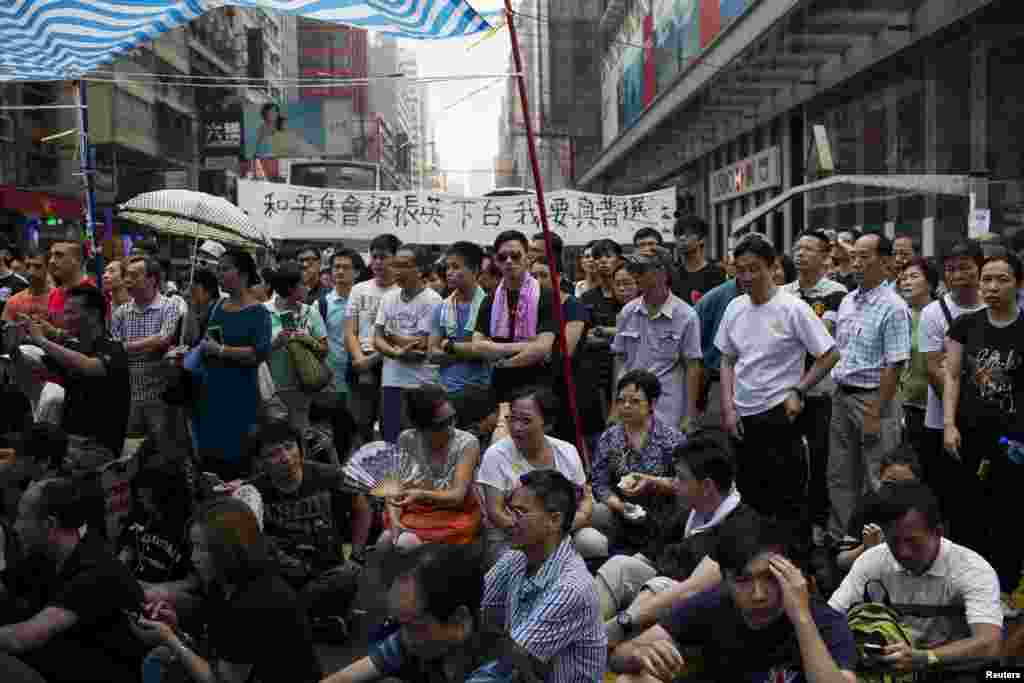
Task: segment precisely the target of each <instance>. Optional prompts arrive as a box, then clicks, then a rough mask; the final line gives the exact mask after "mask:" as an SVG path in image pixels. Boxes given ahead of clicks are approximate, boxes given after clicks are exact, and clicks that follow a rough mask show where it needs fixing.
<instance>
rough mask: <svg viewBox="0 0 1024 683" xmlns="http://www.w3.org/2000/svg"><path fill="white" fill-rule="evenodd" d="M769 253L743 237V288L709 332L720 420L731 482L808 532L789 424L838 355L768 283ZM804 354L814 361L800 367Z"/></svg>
mask: <svg viewBox="0 0 1024 683" xmlns="http://www.w3.org/2000/svg"><path fill="white" fill-rule="evenodd" d="M776 257H777V252H776V251H775V247H773V246H772V244H771V243H770V242H769V241H768V240H766V239H764V238H761V237H755V238H748V239H745V240H744V241H742V242H740V244H739V246H737V247H736V250H735V252H734V258H735V261H736V279H737V282H738V283H739V284H740V288H741V289H742V290H743V291H746V292H749V293H748V294H744V295H743V296H739V297H737V298H735V299H733V300H732V302H731V303H730V304H729V307H728V308H726V309H725V315H724V316H723V318H722V323H721V325H720V326H719V328H718V334H717V335H716V337H715V346H716V347H718V349H719V350H720V351H721V352H722V394H721V396H722V426H723V428H724V429H725V431H726V432H727V433H728V434H730V436H731V437H732V439H733V441H734V445H735V449H736V456H737V458H736V466H737V477H736V480H737V481H736V483H737V486H738V488H739V490H740V491H742V492H743V496H744V497H745V498H746V499H747V502H748V503H749V504H750V506H751V507H753V508H754V509H755V510H756V511H757V512H758V513H759V514H761V515H764V516H766V517H768V516H776V517H778V518H779V519H781V520H785V521H786V522H787V523H789V524H792V525H793V527H794V528H793V530H794V532H796V533H800V534H801V536H800V537H801V538H809V537H810V531H811V530H810V527H809V525H808V523H809V517H808V510H807V496H806V494H805V486H806V485H807V481H806V479H807V474H806V473H807V465H806V463H805V461H804V454H803V444H802V441H801V439H800V434H799V431H798V429H797V428H796V425H795V424H794V422H795V420H796V419H797V417H798V416H799V415H800V413H801V411H802V410H803V408H804V401H805V399H806V396H807V392H808V391H809V390H810V389H812V388H813V387H814V386H815V385H816V384H818V382H820V381H821V379H822V378H823V377H824V376H825V375H826V374H828V372H829V370H831V369H832V366H833V365H835V364H836V362H837V361H838V360H839V354H838V353H837V352H836V351H835V342H834V341H833V339H832V336H831V335H830V334H829V333H828V330H826V329H825V326H824V325H823V324H822V323H821V320H819V319H818V316H817V315H815V313H814V311H813V310H811V307H810V306H808V305H807V304H806V303H805V302H804V301H802V300H800V299H798V298H797V297H795V296H793V295H792V294H789V293H788V292H784V291H782V289H781V288H780V287H778V286H776V285H775V283H774V280H773V277H772V271H773V267H774V264H775V261H776ZM807 354H810V355H811V356H813V357H814V359H815V360H814V363H813V364H812V365H811V367H810V369H808V370H806V371H805V365H804V359H805V357H806V355H807ZM805 527H806V528H805ZM805 531H806V535H805V534H804V533H803V532H805Z"/></svg>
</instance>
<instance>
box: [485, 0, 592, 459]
mask: <svg viewBox="0 0 1024 683" xmlns="http://www.w3.org/2000/svg"><path fill="white" fill-rule="evenodd" d="M513 15H514V12H513V11H512V0H505V16H506V24H507V25H508V34H509V37H510V38H511V41H512V58H513V59H514V60H515V65H516V76H515V78H516V83H517V84H518V86H519V102H520V104H521V105H522V109H523V121H524V122H525V124H526V148H527V151H528V152H529V155H530V166H531V167H532V168H533V183H534V186H535V187H536V188H537V211H538V213H539V214H540V224H541V227H542V228H543V229H544V253H545V255H546V257H547V260H548V264H549V266H550V267H551V297H552V299H553V310H554V313H555V323H556V324H557V325H558V348H559V349H561V352H562V363H563V364H564V368H563V371H564V373H565V384H566V389H567V390H568V395H569V412H570V414H571V415H572V421H573V426H574V427H575V430H576V447H577V448H578V449H579V451H580V454H581V455H582V457H583V465H584V467H586V468H587V470H589V469H590V454H589V453H588V452H587V443H586V440H585V439H584V438H583V425H582V423H581V422H580V415H579V411H578V410H577V408H576V382H575V380H574V379H573V376H572V360H571V359H570V358H569V349H568V345H567V344H566V341H565V316H563V315H562V300H561V291H562V290H561V277H560V276H559V274H558V271H559V269H560V268H561V264H557V267H556V263H555V250H554V247H553V246H552V244H551V228H549V227H548V210H547V205H546V204H545V203H544V181H543V180H542V179H541V175H540V164H539V163H538V161H537V142H536V140H535V138H534V132H533V122H532V121H531V119H530V107H529V102H528V101H527V96H526V78H525V76H524V75H523V73H524V71H523V56H522V54H521V52H520V50H519V35H518V34H517V33H516V24H515V17H514V16H513Z"/></svg>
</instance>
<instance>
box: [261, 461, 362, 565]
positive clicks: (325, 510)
mask: <svg viewBox="0 0 1024 683" xmlns="http://www.w3.org/2000/svg"><path fill="white" fill-rule="evenodd" d="M343 481H344V474H343V473H342V471H341V469H340V468H337V467H333V466H331V465H324V464H321V463H315V462H307V463H304V464H303V465H302V485H301V486H300V487H299V488H298V489H297V490H296V491H294V492H292V493H283V492H281V491H280V490H279V489H278V488H277V487H276V486H274V485H273V484H272V483H270V482H269V481H268V480H266V479H261V480H260V481H259V482H258V484H259V485H258V488H259V490H260V495H261V496H262V497H263V528H264V533H266V535H267V536H268V537H269V538H271V539H272V540H273V542H274V545H275V546H276V547H277V549H278V551H280V552H281V553H284V554H285V555H286V556H288V557H285V558H281V559H282V561H285V562H287V561H289V560H297V559H302V558H304V559H306V560H308V561H312V565H313V567H314V568H319V569H328V568H330V567H333V566H336V565H338V564H340V563H341V557H342V554H341V545H340V542H341V534H340V529H341V526H342V525H343V524H344V523H345V522H344V520H343V519H339V513H340V510H341V508H342V506H340V505H339V504H338V500H337V497H338V496H339V495H342V494H340V493H339V489H340V487H341V483H342V482H343ZM300 546H306V547H307V548H309V549H311V551H308V550H307V551H305V552H303V551H302V549H300Z"/></svg>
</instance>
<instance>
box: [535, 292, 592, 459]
mask: <svg viewBox="0 0 1024 683" xmlns="http://www.w3.org/2000/svg"><path fill="white" fill-rule="evenodd" d="M550 294H551V292H550V291H548V290H546V289H545V290H544V291H543V293H542V294H541V296H550ZM562 318H563V319H564V320H565V324H566V325H567V326H568V324H569V323H572V322H583V323H584V324H583V336H581V337H580V341H579V344H577V345H576V353H575V354H573V357H572V359H571V360H570V367H571V371H572V376H573V379H574V380H576V385H577V386H576V399H577V409H578V410H579V412H580V416H581V419H582V416H583V414H584V413H585V401H584V400H583V399H582V398H581V396H582V394H581V392H580V375H581V368H582V367H583V366H582V362H583V357H582V353H581V352H582V350H583V341H584V339H586V334H587V330H588V329H589V328H590V325H589V319H590V317H589V313H588V311H587V309H586V308H584V307H583V306H582V305H580V302H579V301H577V300H576V297H575V296H573V295H571V294H570V295H569V297H568V298H567V299H566V300H565V301H563V302H562ZM565 341H566V343H568V341H569V340H568V338H567V339H566V340H565ZM551 377H552V378H553V379H552V381H551V388H552V389H553V390H554V392H555V395H556V396H558V400H559V418H558V424H557V425H556V426H555V436H556V437H558V438H559V439H564V440H566V441H569V442H570V443H575V442H576V429H575V427H574V426H573V423H572V413H571V412H570V411H569V387H568V385H567V384H566V383H565V363H564V362H563V361H562V349H561V347H560V346H559V344H558V337H557V336H556V337H555V340H554V342H552V344H551Z"/></svg>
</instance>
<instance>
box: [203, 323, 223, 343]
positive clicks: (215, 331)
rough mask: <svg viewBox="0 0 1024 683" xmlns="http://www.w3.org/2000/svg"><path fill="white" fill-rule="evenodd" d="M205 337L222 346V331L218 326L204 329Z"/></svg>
mask: <svg viewBox="0 0 1024 683" xmlns="http://www.w3.org/2000/svg"><path fill="white" fill-rule="evenodd" d="M206 336H207V337H209V338H210V339H212V340H213V341H215V342H217V343H218V344H221V345H223V344H224V329H223V328H222V327H221V326H220V325H210V327H208V328H206Z"/></svg>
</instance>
